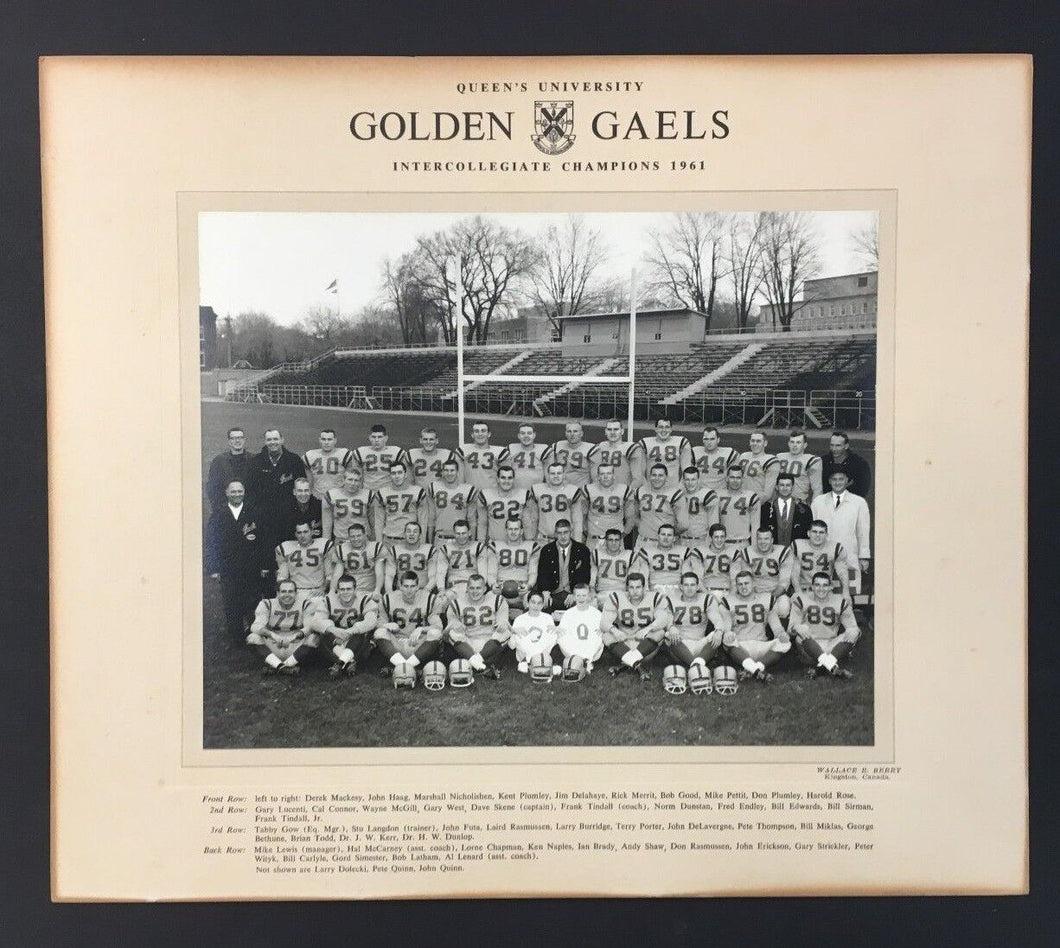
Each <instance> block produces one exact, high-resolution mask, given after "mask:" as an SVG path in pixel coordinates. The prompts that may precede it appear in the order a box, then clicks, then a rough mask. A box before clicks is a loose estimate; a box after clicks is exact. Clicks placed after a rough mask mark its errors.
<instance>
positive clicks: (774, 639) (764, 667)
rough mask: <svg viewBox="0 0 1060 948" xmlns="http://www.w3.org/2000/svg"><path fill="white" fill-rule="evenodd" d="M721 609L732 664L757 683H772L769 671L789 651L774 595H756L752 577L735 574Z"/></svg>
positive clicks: (789, 644) (726, 646)
mask: <svg viewBox="0 0 1060 948" xmlns="http://www.w3.org/2000/svg"><path fill="white" fill-rule="evenodd" d="M721 606H722V610H723V612H722V615H723V617H724V620H725V635H724V644H725V648H726V649H728V652H729V655H730V656H731V657H732V660H733V662H734V663H735V664H737V665H740V666H741V667H742V668H743V670H744V671H745V672H746V673H747V674H748V675H750V676H753V677H754V678H757V679H758V680H759V681H772V680H773V675H772V674H771V673H770V672H769V670H768V669H769V668H770V666H772V665H774V664H776V662H778V661H779V660H780V658H781V656H783V655H785V654H786V653H787V652H789V651H790V650H791V639H790V638H788V633H787V632H785V631H784V626H783V625H782V624H781V622H780V616H778V615H777V611H776V609H775V608H774V606H775V603H774V601H773V594H772V593H767V592H755V585H754V576H752V575H751V571H750V570H746V569H742V570H740V571H739V572H738V573H737V574H736V591H735V592H732V593H730V594H729V595H728V596H725V597H723V598H722V600H721ZM770 633H772V634H770Z"/></svg>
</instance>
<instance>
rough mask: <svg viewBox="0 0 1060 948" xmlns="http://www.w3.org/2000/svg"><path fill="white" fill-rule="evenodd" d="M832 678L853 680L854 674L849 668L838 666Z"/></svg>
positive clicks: (834, 669)
mask: <svg viewBox="0 0 1060 948" xmlns="http://www.w3.org/2000/svg"><path fill="white" fill-rule="evenodd" d="M832 677H833V678H853V677H854V673H853V672H852V671H851V670H850V669H849V668H840V666H838V665H836V667H835V668H833V669H832Z"/></svg>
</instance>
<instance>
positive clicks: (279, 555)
mask: <svg viewBox="0 0 1060 948" xmlns="http://www.w3.org/2000/svg"><path fill="white" fill-rule="evenodd" d="M294 536H295V538H294V539H293V540H284V541H283V542H282V543H280V544H279V545H278V546H277V547H276V579H277V581H279V580H281V579H290V580H293V581H294V584H295V586H296V587H297V588H298V595H299V596H301V597H302V598H303V599H311V598H313V597H314V596H323V595H324V585H325V583H326V582H327V576H326V569H327V562H326V560H327V558H326V554H327V552H328V547H329V546H330V545H331V544H330V542H329V541H328V540H325V539H323V538H322V537H317V538H316V539H314V538H313V528H312V527H311V526H310V525H309V524H308V523H298V524H295V528H294Z"/></svg>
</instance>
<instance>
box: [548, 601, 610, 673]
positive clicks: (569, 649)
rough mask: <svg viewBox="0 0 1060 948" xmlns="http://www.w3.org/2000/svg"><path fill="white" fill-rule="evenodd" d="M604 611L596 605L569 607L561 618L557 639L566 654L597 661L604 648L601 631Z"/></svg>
mask: <svg viewBox="0 0 1060 948" xmlns="http://www.w3.org/2000/svg"><path fill="white" fill-rule="evenodd" d="M602 618H603V613H602V612H601V611H600V610H599V609H597V608H596V606H586V607H585V608H584V609H581V608H579V607H577V606H573V607H572V608H570V609H567V610H566V611H565V612H564V613H563V616H562V618H561V619H560V620H559V631H558V635H557V639H558V641H559V647H560V648H561V649H562V650H563V653H564V654H565V655H580V656H581V657H582V658H584V659H585V660H586V661H587V662H595V661H596V660H597V659H598V658H599V657H600V655H601V654H602V653H603V650H604V637H603V634H602V633H601V632H600V620H601V619H602Z"/></svg>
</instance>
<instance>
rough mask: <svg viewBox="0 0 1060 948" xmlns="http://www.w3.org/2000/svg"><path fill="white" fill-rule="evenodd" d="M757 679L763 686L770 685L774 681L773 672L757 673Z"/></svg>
mask: <svg viewBox="0 0 1060 948" xmlns="http://www.w3.org/2000/svg"><path fill="white" fill-rule="evenodd" d="M755 678H757V679H758V680H759V681H760V682H762V683H763V684H769V682H771V681H772V680H773V675H772V673H771V672H767V671H758V672H755Z"/></svg>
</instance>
